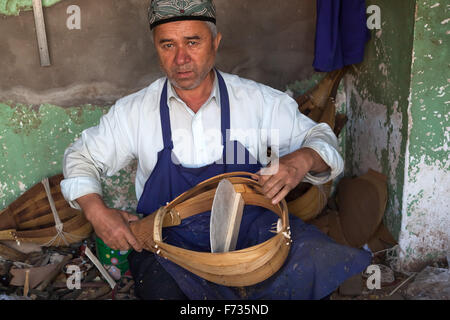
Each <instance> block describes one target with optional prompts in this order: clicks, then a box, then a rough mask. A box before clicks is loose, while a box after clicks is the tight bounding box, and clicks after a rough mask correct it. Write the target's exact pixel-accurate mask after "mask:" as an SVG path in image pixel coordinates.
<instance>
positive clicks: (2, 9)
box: [0, 0, 62, 16]
mask: <svg viewBox="0 0 450 320" xmlns="http://www.w3.org/2000/svg"><path fill="white" fill-rule="evenodd" d="M60 1H62V0H42V6H43V7H50V6H52V5H54V4H55V3H58V2H60ZM32 9H33V0H0V14H3V15H7V16H17V15H19V13H20V11H28V10H32Z"/></svg>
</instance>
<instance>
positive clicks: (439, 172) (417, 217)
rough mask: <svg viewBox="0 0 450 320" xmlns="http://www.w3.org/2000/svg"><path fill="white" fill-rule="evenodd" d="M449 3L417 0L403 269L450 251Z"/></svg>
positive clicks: (412, 267) (404, 195)
mask: <svg viewBox="0 0 450 320" xmlns="http://www.w3.org/2000/svg"><path fill="white" fill-rule="evenodd" d="M449 12H450V4H449V3H448V2H446V1H417V8H416V15H415V16H416V18H415V20H416V21H415V28H414V48H413V59H412V70H411V88H410V101H409V105H408V137H409V139H408V145H407V150H406V159H407V163H406V165H405V180H404V194H403V221H402V231H401V237H400V242H399V243H400V247H401V248H402V252H401V257H402V262H403V264H404V265H405V268H408V269H412V270H420V269H421V268H422V267H423V266H424V265H426V264H428V263H430V262H433V261H438V260H441V259H442V260H443V259H445V257H446V253H447V252H449V251H450V247H449V246H450V240H449V238H450V161H449V154H450V153H449V150H450V148H449V140H450V123H449V117H450V106H449V104H450V96H449V92H450V91H449V89H448V88H449V86H450V79H449V75H450V72H449V71H450V65H449V62H448V61H449V56H450V47H449V44H448V37H449V33H450V23H449V18H448V17H449Z"/></svg>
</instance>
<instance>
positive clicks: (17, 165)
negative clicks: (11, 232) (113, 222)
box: [0, 103, 137, 212]
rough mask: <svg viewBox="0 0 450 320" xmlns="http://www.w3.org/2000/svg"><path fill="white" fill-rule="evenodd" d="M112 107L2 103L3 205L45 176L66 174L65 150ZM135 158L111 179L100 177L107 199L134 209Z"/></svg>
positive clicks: (0, 201)
mask: <svg viewBox="0 0 450 320" xmlns="http://www.w3.org/2000/svg"><path fill="white" fill-rule="evenodd" d="M108 109H109V108H108V107H106V108H105V107H98V106H93V105H83V106H78V107H71V108H62V107H58V106H54V105H50V104H43V105H41V106H37V107H30V106H27V105H20V104H14V105H7V104H4V103H0V209H2V208H4V207H6V206H7V205H9V204H10V203H11V202H12V201H14V200H15V199H16V198H17V197H19V196H20V195H21V194H22V193H23V192H25V191H26V190H27V189H29V188H31V187H32V186H33V185H34V184H36V183H38V182H39V181H40V180H41V179H42V178H44V177H50V176H52V175H55V174H58V173H61V172H62V160H63V154H64V151H65V149H66V148H67V146H68V145H69V144H70V143H72V142H73V141H75V140H76V139H77V138H78V136H79V134H80V133H81V131H82V130H84V129H86V128H88V127H91V126H94V125H97V124H98V122H99V119H100V117H101V116H102V115H103V114H104V113H105V112H107V111H108ZM135 175H136V161H134V162H132V163H131V164H130V165H129V166H127V167H126V168H124V169H123V170H121V171H120V172H119V173H117V174H116V175H114V176H112V177H102V181H101V182H102V186H103V192H104V199H105V202H106V203H107V204H108V205H109V206H111V207H115V208H117V209H121V210H129V211H131V212H132V211H134V210H135V208H136V205H137V200H136V194H135V189H134V179H135Z"/></svg>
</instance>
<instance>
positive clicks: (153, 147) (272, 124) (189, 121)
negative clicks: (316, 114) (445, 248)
mask: <svg viewBox="0 0 450 320" xmlns="http://www.w3.org/2000/svg"><path fill="white" fill-rule="evenodd" d="M215 17H216V16H215V7H214V4H213V3H212V1H211V0H202V1H200V0H190V1H182V2H176V1H171V0H153V1H152V3H151V7H150V9H149V19H150V28H151V30H152V32H153V41H154V45H155V48H156V51H157V53H158V56H159V60H160V65H161V68H162V70H163V71H164V72H165V74H166V75H167V78H166V77H165V78H162V79H159V80H157V81H155V82H154V83H152V84H151V85H150V86H149V87H148V88H145V89H143V90H141V91H139V92H137V93H135V94H132V95H129V96H127V97H125V98H122V99H120V100H119V101H117V102H116V104H115V105H114V106H113V107H112V108H111V110H110V111H109V113H108V114H107V115H105V116H104V117H102V119H101V120H100V124H99V125H98V126H97V127H93V128H90V129H87V130H85V131H84V132H83V133H82V136H81V138H80V139H79V140H78V141H76V142H75V143H74V144H73V145H72V146H71V147H69V148H68V149H67V150H66V153H65V158H64V175H65V180H64V181H62V183H61V187H62V191H63V194H64V196H65V197H66V199H67V200H68V201H70V203H71V204H72V205H73V206H74V207H77V208H78V207H81V208H82V209H83V211H84V213H85V215H86V217H87V219H88V220H89V221H90V222H91V223H92V225H93V227H94V229H95V232H96V234H97V236H99V237H100V238H101V239H103V241H104V242H105V243H106V244H107V245H108V246H110V247H111V248H112V249H118V250H127V249H129V248H133V249H134V250H135V251H133V252H132V253H131V254H130V256H129V262H130V269H131V272H132V274H133V277H134V279H135V283H136V294H137V296H138V297H140V298H143V299H185V298H189V299H205V298H209V299H237V298H240V297H246V298H250V299H256V298H299V299H302V298H306V299H320V298H323V297H324V296H326V295H328V294H330V293H331V292H332V291H333V290H334V289H335V288H336V287H337V286H338V285H339V284H340V283H341V282H342V281H344V280H345V279H347V278H348V277H350V276H351V275H353V274H355V273H357V272H361V271H362V270H364V268H365V267H366V266H367V265H368V263H369V260H370V257H369V255H368V254H367V253H365V252H363V251H361V250H355V249H352V248H347V247H343V246H339V245H337V244H336V243H334V242H333V241H332V240H331V239H329V238H328V237H326V236H324V235H323V234H321V233H320V232H319V231H318V230H317V229H315V228H314V227H312V226H308V225H306V224H304V223H303V222H302V221H301V220H300V219H298V218H294V217H291V222H290V224H291V230H292V233H293V245H292V249H291V250H290V254H289V257H288V258H287V260H286V263H285V265H284V266H283V268H282V269H281V270H280V271H279V273H277V274H276V275H274V276H273V277H271V278H270V279H268V280H266V281H264V282H263V283H261V284H258V285H256V286H252V287H248V288H246V293H245V294H243V293H242V292H243V291H242V289H241V290H238V289H236V288H227V287H223V286H219V285H216V284H212V283H209V282H207V281H205V280H203V279H200V278H198V277H197V276H195V275H193V274H191V273H189V272H188V271H186V270H184V269H182V268H180V267H178V266H177V265H175V264H173V263H171V262H170V261H165V260H164V259H161V258H160V257H158V256H155V255H154V254H153V253H150V252H148V251H145V250H144V251H143V250H142V246H141V244H140V243H139V242H138V241H137V240H136V238H135V237H134V236H133V234H132V233H131V231H130V229H129V227H128V223H129V222H130V221H133V220H136V219H137V218H136V217H135V216H133V215H131V214H129V213H127V212H123V211H120V210H116V209H113V208H108V207H106V206H105V204H104V203H103V201H102V198H101V194H102V192H101V187H100V183H99V176H100V174H107V175H112V174H114V173H115V172H117V171H118V170H120V169H121V168H123V167H124V166H125V165H127V164H128V163H129V162H130V161H131V160H132V159H135V158H137V159H138V169H137V176H136V194H137V197H138V199H139V203H138V207H137V212H138V213H142V214H144V215H147V214H150V213H152V212H154V211H155V210H156V209H158V208H159V207H161V206H163V205H165V204H166V203H167V202H168V201H171V200H172V199H173V198H175V197H176V196H178V195H179V194H181V193H182V192H184V191H186V190H188V189H190V188H192V187H194V186H195V185H196V184H198V183H199V182H201V181H203V180H206V179H208V178H210V177H212V176H215V175H217V174H220V173H224V172H231V171H248V172H252V173H254V179H256V180H258V182H259V183H260V185H261V186H262V188H263V191H264V193H265V195H266V196H267V197H268V198H270V199H272V201H273V203H278V202H279V201H281V200H282V199H283V198H284V197H285V196H286V194H287V193H288V192H289V191H290V190H292V189H293V188H294V187H295V186H296V185H298V183H300V182H301V181H302V180H305V181H309V182H311V183H315V184H321V183H325V182H327V181H329V180H330V179H333V178H335V177H336V176H337V175H338V174H339V173H340V172H341V171H342V168H343V161H342V158H341V157H340V155H339V153H338V152H337V150H336V146H337V141H336V137H335V136H334V134H333V132H332V130H331V129H330V127H329V126H327V125H326V124H316V123H314V122H313V121H311V120H310V119H308V118H307V117H305V116H304V115H302V114H301V113H300V112H299V111H298V106H297V104H296V103H295V101H294V100H293V99H291V98H290V97H289V96H288V95H286V94H284V93H282V92H279V91H277V90H274V89H272V88H269V87H267V86H264V85H262V84H258V83H256V82H253V81H250V80H245V79H242V78H239V77H238V76H235V75H230V74H226V73H222V72H219V71H218V70H215V69H214V62H215V57H216V53H217V50H218V48H219V44H220V41H221V37H222V36H221V34H220V33H217V30H216V27H215V22H216V20H215ZM243 132H244V134H242V133H243ZM248 132H252V133H255V134H247V133H248ZM267 146H271V147H273V151H274V153H275V154H276V155H277V156H279V159H278V158H277V159H278V165H276V166H275V165H272V166H271V167H273V168H276V170H272V172H271V173H270V174H265V175H263V174H262V171H263V170H264V168H263V165H262V164H266V165H267V163H268V162H269V161H270V159H267V157H266V153H267V152H266V150H267ZM230 150H234V151H237V152H235V154H233V155H232V156H231V157H230V154H231V153H233V152H231V151H230ZM239 150H241V151H242V150H243V152H244V158H245V159H247V161H244V162H242V161H239V159H238V156H239V155H237V154H236V153H239ZM262 216H264V217H268V215H262ZM187 220H188V221H187ZM270 222H272V221H269V220H267V219H266V218H261V215H260V214H259V211H258V209H255V208H253V209H246V211H245V214H244V218H243V221H242V224H241V233H243V236H241V235H240V240H239V241H238V246H241V247H245V246H250V245H252V244H255V243H259V242H261V241H264V240H265V239H267V237H268V235H270V233H268V232H267V231H268V229H270ZM166 229H170V230H167V231H165V232H167V233H166V234H165V237H167V241H169V242H170V241H172V244H174V245H178V246H183V247H186V248H189V249H194V250H199V251H203V250H204V251H207V250H208V246H209V238H208V236H209V213H205V214H201V215H197V216H195V217H191V218H189V219H186V220H183V223H182V225H180V226H177V227H173V228H166ZM306 249H307V250H309V251H308V253H307V250H306ZM305 254H306V256H305ZM311 255H313V256H312V258H311V257H310V256H311ZM316 278H318V279H316Z"/></svg>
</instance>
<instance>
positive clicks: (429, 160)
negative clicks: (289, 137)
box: [346, 0, 450, 271]
mask: <svg viewBox="0 0 450 320" xmlns="http://www.w3.org/2000/svg"><path fill="white" fill-rule="evenodd" d="M371 4H375V5H378V6H379V7H380V8H381V21H382V23H381V30H374V31H372V39H371V41H370V42H369V43H368V46H367V50H366V56H365V60H364V62H363V63H362V64H360V65H358V66H355V68H354V69H353V71H352V74H351V75H349V76H348V77H347V78H346V91H347V97H348V101H349V109H348V114H349V118H350V123H349V125H348V127H347V129H348V130H347V141H346V173H347V175H353V174H355V175H359V174H363V173H364V172H365V171H367V169H368V168H373V169H376V170H379V171H381V172H383V173H384V174H386V175H387V176H388V191H389V199H388V206H387V210H386V213H385V223H386V225H387V226H388V228H389V229H390V231H391V232H392V233H393V234H394V236H395V237H396V238H397V239H398V241H399V251H398V259H397V260H395V262H396V263H394V264H395V267H396V268H398V269H399V270H413V271H418V270H421V268H423V267H424V266H425V265H427V264H430V263H432V262H435V261H438V260H441V259H444V258H445V256H446V253H447V252H449V251H450V247H449V246H450V240H449V239H450V216H449V212H450V204H449V196H448V194H449V191H450V189H449V188H450V187H449V181H450V174H449V137H450V126H449V123H448V120H449V117H450V109H449V103H450V101H449V99H448V92H449V90H448V87H449V85H450V79H449V78H448V74H450V73H449V63H448V57H449V45H448V35H449V32H450V31H449V25H450V23H449V22H450V19H449V8H450V4H446V3H445V2H440V1H437V0H435V1H423V0H421V1H388V0H368V1H367V5H371Z"/></svg>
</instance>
